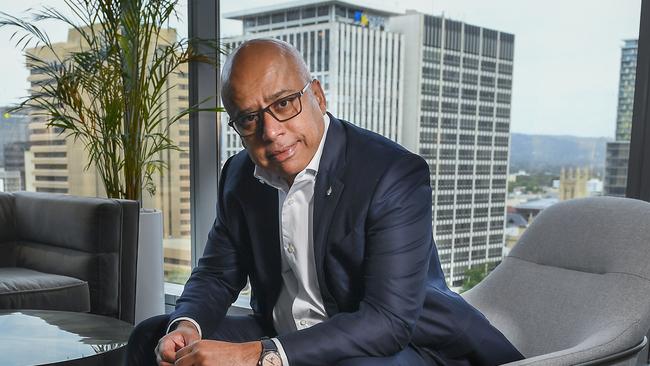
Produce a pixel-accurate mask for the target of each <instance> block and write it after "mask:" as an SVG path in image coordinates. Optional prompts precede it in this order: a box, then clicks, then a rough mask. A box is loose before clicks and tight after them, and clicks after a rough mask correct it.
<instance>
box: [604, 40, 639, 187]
mask: <svg viewBox="0 0 650 366" xmlns="http://www.w3.org/2000/svg"><path fill="white" fill-rule="evenodd" d="M638 48H639V41H638V40H636V39H628V40H625V41H624V42H623V47H622V48H621V70H620V76H619V83H618V108H617V113H616V141H614V142H609V143H607V157H606V160H605V183H604V190H605V194H606V195H608V196H621V197H622V196H625V188H626V187H627V165H628V159H629V155H630V135H631V132H632V111H633V109H634V82H635V80H636V58H637V53H638Z"/></svg>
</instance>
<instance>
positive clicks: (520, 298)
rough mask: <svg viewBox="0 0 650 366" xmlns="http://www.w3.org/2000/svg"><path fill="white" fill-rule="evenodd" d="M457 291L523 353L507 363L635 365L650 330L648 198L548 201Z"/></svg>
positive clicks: (649, 225)
mask: <svg viewBox="0 0 650 366" xmlns="http://www.w3.org/2000/svg"><path fill="white" fill-rule="evenodd" d="M463 296H464V297H465V299H466V300H467V301H468V302H469V303H471V304H472V305H474V306H475V307H476V308H478V309H479V310H480V311H481V312H483V314H485V316H486V317H487V318H488V319H489V320H490V322H491V323H492V324H493V325H495V326H496V327H497V328H498V329H500V330H501V331H502V332H503V334H504V335H505V336H506V337H507V338H508V339H509V340H510V341H511V342H512V343H513V344H514V345H515V346H516V347H517V348H518V349H519V351H521V353H523V354H524V356H526V357H527V359H525V360H522V361H518V362H514V363H511V364H509V365H578V364H580V365H635V364H636V359H637V357H638V353H639V352H640V351H641V349H642V348H643V346H644V345H645V342H646V339H645V337H644V336H645V335H646V333H647V332H648V328H649V327H650V204H648V203H646V202H643V201H637V200H632V199H625V198H613V197H597V198H585V199H578V200H571V201H565V202H560V203H558V204H556V205H553V206H551V207H549V208H547V209H546V210H544V211H543V212H542V213H541V214H539V216H537V218H535V221H533V223H532V224H531V226H530V227H529V228H528V229H527V230H526V232H525V233H524V234H523V235H522V237H521V238H520V240H519V242H518V243H517V245H516V246H515V247H514V248H513V250H512V251H511V252H510V255H508V256H507V257H506V258H504V260H503V262H502V263H501V264H500V265H499V266H498V267H497V268H496V269H495V270H494V271H493V272H492V273H491V274H490V275H489V276H487V277H486V278H485V279H484V280H483V282H481V283H480V284H479V285H478V286H476V287H475V288H474V289H472V290H470V291H468V292H466V293H465V294H463Z"/></svg>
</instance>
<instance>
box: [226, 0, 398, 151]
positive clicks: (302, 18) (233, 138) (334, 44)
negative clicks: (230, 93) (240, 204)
mask: <svg viewBox="0 0 650 366" xmlns="http://www.w3.org/2000/svg"><path fill="white" fill-rule="evenodd" d="M396 14H397V13H393V12H388V11H384V10H379V9H371V8H366V7H359V6H356V5H353V4H352V3H348V2H345V1H323V2H319V3H314V4H309V5H305V4H304V2H302V1H300V2H294V3H288V4H281V5H276V6H269V7H263V8H253V9H247V10H243V11H239V12H235V13H230V14H226V15H225V16H226V17H227V18H229V19H237V20H241V21H243V33H244V34H243V35H241V36H237V37H231V38H227V39H226V45H227V46H228V47H230V48H234V47H236V46H237V45H239V44H240V43H241V42H243V41H245V40H247V39H251V38H261V37H267V38H277V39H281V40H284V41H286V42H289V43H291V44H292V45H294V46H295V47H296V48H297V49H298V50H299V51H300V52H301V53H302V55H303V57H304V59H305V61H306V63H307V66H308V67H309V69H310V70H311V72H312V75H313V76H314V77H315V78H317V79H318V80H320V81H321V85H322V86H323V89H324V91H325V96H326V98H327V109H328V111H330V112H332V113H333V114H334V115H335V116H337V117H338V118H341V119H344V120H348V121H350V122H354V123H356V124H357V125H359V126H361V127H364V128H367V129H369V130H372V131H375V132H377V133H379V134H381V135H384V136H386V137H388V138H390V139H392V140H395V141H397V142H400V143H401V142H402V128H403V115H402V113H401V110H402V106H401V103H402V102H403V97H402V95H403V90H404V84H403V82H402V80H403V77H404V68H403V67H402V65H403V63H404V62H403V61H404V60H403V58H404V51H403V46H402V44H403V42H404V36H403V35H401V34H399V33H394V32H388V31H386V30H385V23H386V22H387V20H388V17H389V16H392V15H396ZM223 120H224V121H225V122H226V123H224V124H223V125H222V126H223V128H224V130H223V131H222V133H223V134H222V136H224V138H223V140H222V141H223V144H222V159H221V161H222V162H223V161H225V160H226V159H227V158H228V157H229V156H232V155H234V154H235V153H237V152H238V151H239V150H241V145H240V142H239V137H238V136H237V134H236V133H235V132H234V131H233V130H232V129H230V128H228V126H227V121H228V119H227V116H224V118H223Z"/></svg>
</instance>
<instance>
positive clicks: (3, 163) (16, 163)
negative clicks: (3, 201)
mask: <svg viewBox="0 0 650 366" xmlns="http://www.w3.org/2000/svg"><path fill="white" fill-rule="evenodd" d="M8 110H9V108H8V107H6V108H0V168H3V169H4V170H5V171H6V172H7V173H6V175H7V176H9V175H11V176H12V177H14V176H15V174H14V173H16V174H18V178H17V179H16V180H15V181H17V182H18V184H4V190H5V191H10V190H11V191H13V190H24V189H25V157H24V152H25V150H26V149H27V147H28V146H27V145H28V142H27V141H28V139H29V129H28V124H29V117H28V115H27V114H26V113H23V112H9V111H8ZM14 179H15V178H14Z"/></svg>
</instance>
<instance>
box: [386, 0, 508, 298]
mask: <svg viewBox="0 0 650 366" xmlns="http://www.w3.org/2000/svg"><path fill="white" fill-rule="evenodd" d="M387 29H389V30H391V31H394V32H399V33H401V34H404V35H405V36H406V37H405V44H404V48H405V52H406V54H407V55H409V57H406V60H405V64H404V69H406V70H409V72H407V73H406V74H405V79H404V85H405V86H406V87H405V91H404V103H403V106H404V108H403V114H404V121H408V122H405V127H404V139H403V140H404V144H405V146H407V147H408V148H409V149H411V150H412V151H414V152H417V153H418V154H420V155H421V156H422V157H423V158H424V159H425V160H426V161H427V162H428V163H429V167H430V169H431V185H432V189H433V212H434V215H433V223H432V224H433V225H434V226H433V228H434V230H433V232H434V236H435V238H436V243H437V245H438V252H439V255H440V260H441V263H442V268H443V270H444V271H445V273H446V275H447V276H448V281H449V283H450V284H451V285H452V286H460V285H461V284H462V281H463V279H464V275H465V271H466V270H467V269H468V268H470V267H474V266H477V265H485V266H488V267H492V266H494V265H495V264H496V263H499V262H500V261H501V259H502V255H503V254H502V251H503V246H504V222H505V215H506V205H505V202H506V180H507V177H508V156H509V154H508V151H509V144H510V108H511V99H512V71H513V57H514V35H512V34H510V33H504V32H500V31H496V30H491V29H487V28H482V27H478V26H475V25H470V24H466V23H463V22H459V21H454V20H451V19H446V18H444V17H438V16H433V15H428V14H422V13H417V12H407V13H406V14H404V15H401V16H395V17H391V18H390V20H389V23H388V26H387Z"/></svg>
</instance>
